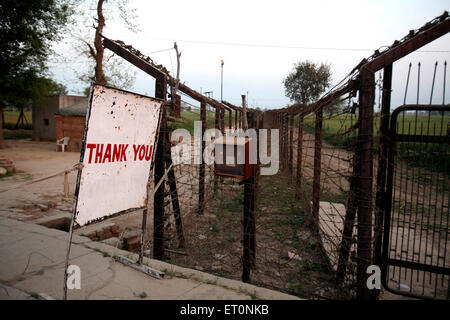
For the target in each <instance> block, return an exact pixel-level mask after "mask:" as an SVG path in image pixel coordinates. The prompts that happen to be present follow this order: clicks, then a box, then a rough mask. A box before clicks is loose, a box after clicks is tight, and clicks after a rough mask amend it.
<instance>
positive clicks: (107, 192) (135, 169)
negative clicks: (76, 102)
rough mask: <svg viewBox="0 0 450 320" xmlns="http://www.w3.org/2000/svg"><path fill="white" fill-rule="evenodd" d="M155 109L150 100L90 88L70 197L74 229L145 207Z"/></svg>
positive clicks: (158, 104)
mask: <svg viewBox="0 0 450 320" xmlns="http://www.w3.org/2000/svg"><path fill="white" fill-rule="evenodd" d="M160 108H161V102H160V101H158V100H156V99H152V98H149V97H145V96H141V95H138V94H134V93H130V92H126V91H121V90H118V89H113V88H108V87H104V86H101V85H93V86H92V88H91V95H90V99H89V105H88V110H87V115H86V125H85V126H86V127H85V133H84V141H83V150H82V152H81V160H80V161H81V162H82V164H83V169H82V171H81V173H80V174H79V176H78V181H77V190H76V195H78V196H77V197H76V199H75V200H76V202H77V203H76V215H75V222H76V223H78V224H79V225H80V226H83V225H85V224H87V223H90V222H92V221H95V220H98V219H102V218H104V217H107V216H110V215H113V214H116V213H119V212H122V211H125V210H128V209H134V208H141V207H143V206H144V205H145V204H146V199H147V182H148V179H149V174H150V165H151V163H152V159H153V154H154V150H155V138H156V133H157V131H158V123H159V112H160Z"/></svg>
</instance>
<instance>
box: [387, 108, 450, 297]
mask: <svg viewBox="0 0 450 320" xmlns="http://www.w3.org/2000/svg"><path fill="white" fill-rule="evenodd" d="M449 145H450V105H445V106H444V105H440V106H436V105H433V106H424V105H405V106H401V107H399V108H397V109H396V110H395V111H394V112H393V113H392V116H391V126H390V148H389V149H390V150H389V153H388V169H387V181H386V182H387V183H386V203H385V206H386V207H385V209H386V211H385V222H384V234H383V250H382V261H383V264H382V283H383V287H384V288H385V289H387V290H388V291H390V292H393V293H396V294H400V295H405V296H409V297H414V298H422V299H447V300H448V299H449V295H450V286H449V283H450V243H449V232H450V230H449V199H450V196H449V193H450V161H449V160H450V159H449V158H450V148H449Z"/></svg>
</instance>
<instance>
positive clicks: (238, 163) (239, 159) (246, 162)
mask: <svg viewBox="0 0 450 320" xmlns="http://www.w3.org/2000/svg"><path fill="white" fill-rule="evenodd" d="M251 141H252V139H251V138H248V137H233V136H224V137H221V138H218V139H216V140H214V151H215V155H214V156H215V161H214V174H215V175H216V176H220V177H229V178H235V179H240V180H247V179H249V178H251V177H252V176H253V166H254V164H251V163H250V152H251V151H253V150H251V146H252V143H251ZM227 148H228V151H227ZM230 148H232V149H233V152H230ZM220 160H221V161H220Z"/></svg>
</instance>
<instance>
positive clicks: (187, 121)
mask: <svg viewBox="0 0 450 320" xmlns="http://www.w3.org/2000/svg"><path fill="white" fill-rule="evenodd" d="M225 116H226V118H225V122H226V123H227V120H228V118H227V115H225ZM194 121H201V120H200V111H198V110H193V111H188V110H183V111H181V119H177V118H169V122H168V126H169V129H170V131H172V130H175V129H186V130H188V131H189V132H190V133H191V134H194ZM214 123H215V112H212V111H207V112H206V128H207V129H208V128H214Z"/></svg>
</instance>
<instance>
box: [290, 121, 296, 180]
mask: <svg viewBox="0 0 450 320" xmlns="http://www.w3.org/2000/svg"><path fill="white" fill-rule="evenodd" d="M294 117H295V115H294V114H292V115H290V117H289V173H290V174H292V165H293V164H292V162H293V160H294Z"/></svg>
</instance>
